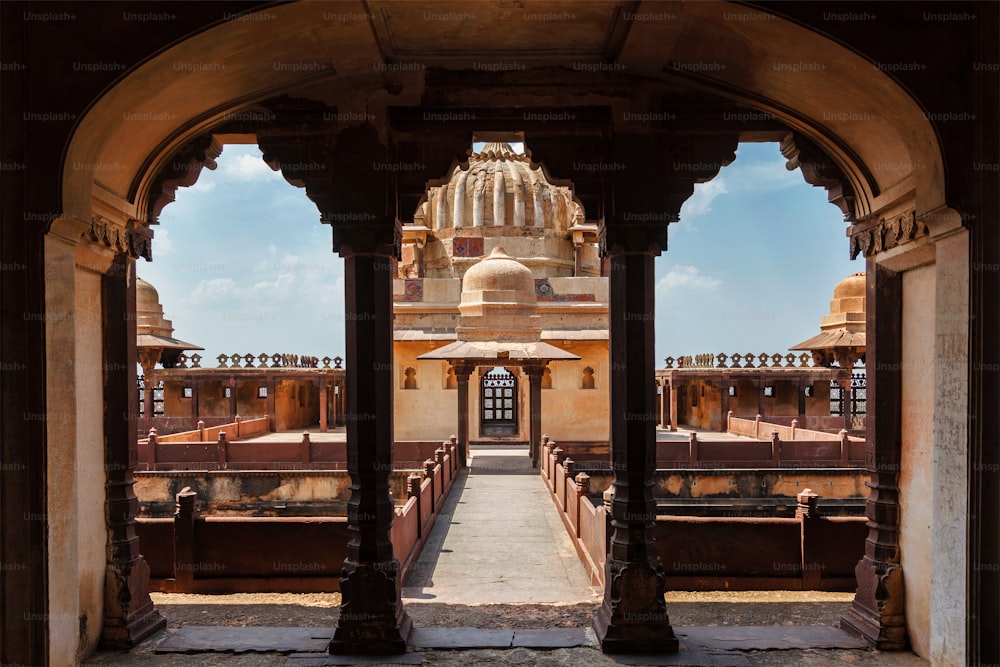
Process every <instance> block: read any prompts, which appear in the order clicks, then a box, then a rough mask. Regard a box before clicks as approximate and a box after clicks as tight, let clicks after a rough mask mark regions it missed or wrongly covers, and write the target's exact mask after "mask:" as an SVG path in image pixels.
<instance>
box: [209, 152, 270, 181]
mask: <svg viewBox="0 0 1000 667" xmlns="http://www.w3.org/2000/svg"><path fill="white" fill-rule="evenodd" d="M219 175H220V176H221V177H223V178H225V179H226V180H228V181H238V182H243V183H246V182H251V181H272V180H274V179H275V178H280V175H279V174H277V172H275V171H272V170H271V168H270V167H268V166H267V164H265V163H264V160H262V159H261V158H260V156H258V155H248V154H246V153H242V154H240V155H237V156H236V157H233V158H230V159H228V160H226V159H224V157H220V158H219Z"/></svg>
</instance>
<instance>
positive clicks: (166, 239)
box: [153, 228, 174, 257]
mask: <svg viewBox="0 0 1000 667" xmlns="http://www.w3.org/2000/svg"><path fill="white" fill-rule="evenodd" d="M153 238H154V243H153V251H154V252H156V254H157V255H159V256H161V257H162V256H164V255H169V254H171V253H173V252H174V242H173V241H172V240H170V232H168V231H167V230H166V229H162V228H161V229H157V230H156V231H155V232H153Z"/></svg>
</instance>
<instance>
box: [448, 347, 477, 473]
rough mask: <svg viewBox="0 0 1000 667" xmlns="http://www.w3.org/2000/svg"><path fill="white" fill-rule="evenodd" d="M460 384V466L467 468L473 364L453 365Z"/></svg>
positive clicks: (456, 378)
mask: <svg viewBox="0 0 1000 667" xmlns="http://www.w3.org/2000/svg"><path fill="white" fill-rule="evenodd" d="M452 367H453V368H454V369H455V380H456V382H458V434H457V435H458V465H459V467H460V468H465V467H466V466H467V465H468V456H469V376H470V375H472V371H473V369H474V368H475V367H474V366H472V365H471V364H463V363H453V364H452Z"/></svg>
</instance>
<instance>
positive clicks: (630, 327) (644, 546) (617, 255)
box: [594, 224, 678, 653]
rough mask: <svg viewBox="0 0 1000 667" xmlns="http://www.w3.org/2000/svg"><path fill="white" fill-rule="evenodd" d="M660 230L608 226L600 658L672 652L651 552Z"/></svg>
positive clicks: (659, 572)
mask: <svg viewBox="0 0 1000 667" xmlns="http://www.w3.org/2000/svg"><path fill="white" fill-rule="evenodd" d="M666 231H667V230H666V225H665V224H664V225H655V226H654V225H645V226H644V225H624V224H622V225H619V226H618V228H613V227H611V226H610V225H609V226H608V227H606V228H605V229H604V235H605V244H604V245H605V247H606V254H607V255H608V256H609V257H610V277H611V280H610V294H609V297H610V298H609V301H610V313H609V320H610V335H611V341H610V346H611V363H610V366H611V463H612V468H613V470H614V475H615V477H614V482H613V483H612V486H613V488H614V498H613V500H612V501H611V529H612V533H611V547H610V549H609V551H608V558H607V565H606V566H605V568H606V569H605V582H606V583H605V587H604V602H603V604H602V605H601V608H600V609H599V610H598V612H597V615H596V616H595V617H594V629H595V631H596V633H597V637H598V639H599V640H600V642H601V648H602V649H603V650H604V651H605V652H607V653H651V652H676V651H677V648H678V642H677V638H676V637H675V636H674V632H673V629H672V628H671V626H670V619H669V617H668V616H667V609H666V603H665V602H664V599H663V596H664V593H665V592H666V585H665V582H664V573H663V567H662V566H661V564H660V558H659V555H658V553H657V550H656V543H655V540H654V535H653V533H654V528H655V524H656V500H655V499H654V498H653V491H652V479H653V472H654V470H655V468H656V404H655V400H656V398H655V396H654V395H653V394H652V392H651V391H650V388H651V387H653V386H654V385H655V370H654V365H655V362H654V358H653V349H654V327H653V315H654V311H655V306H654V284H653V260H654V258H655V257H656V255H657V254H659V252H660V250H661V249H662V248H665V247H666Z"/></svg>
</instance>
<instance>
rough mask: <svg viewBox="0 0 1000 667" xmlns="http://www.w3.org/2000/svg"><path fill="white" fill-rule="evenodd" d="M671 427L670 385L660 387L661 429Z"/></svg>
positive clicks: (664, 384) (664, 382) (665, 384)
mask: <svg viewBox="0 0 1000 667" xmlns="http://www.w3.org/2000/svg"><path fill="white" fill-rule="evenodd" d="M669 427H670V383H669V382H667V381H666V380H664V381H663V384H661V385H660V428H669Z"/></svg>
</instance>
